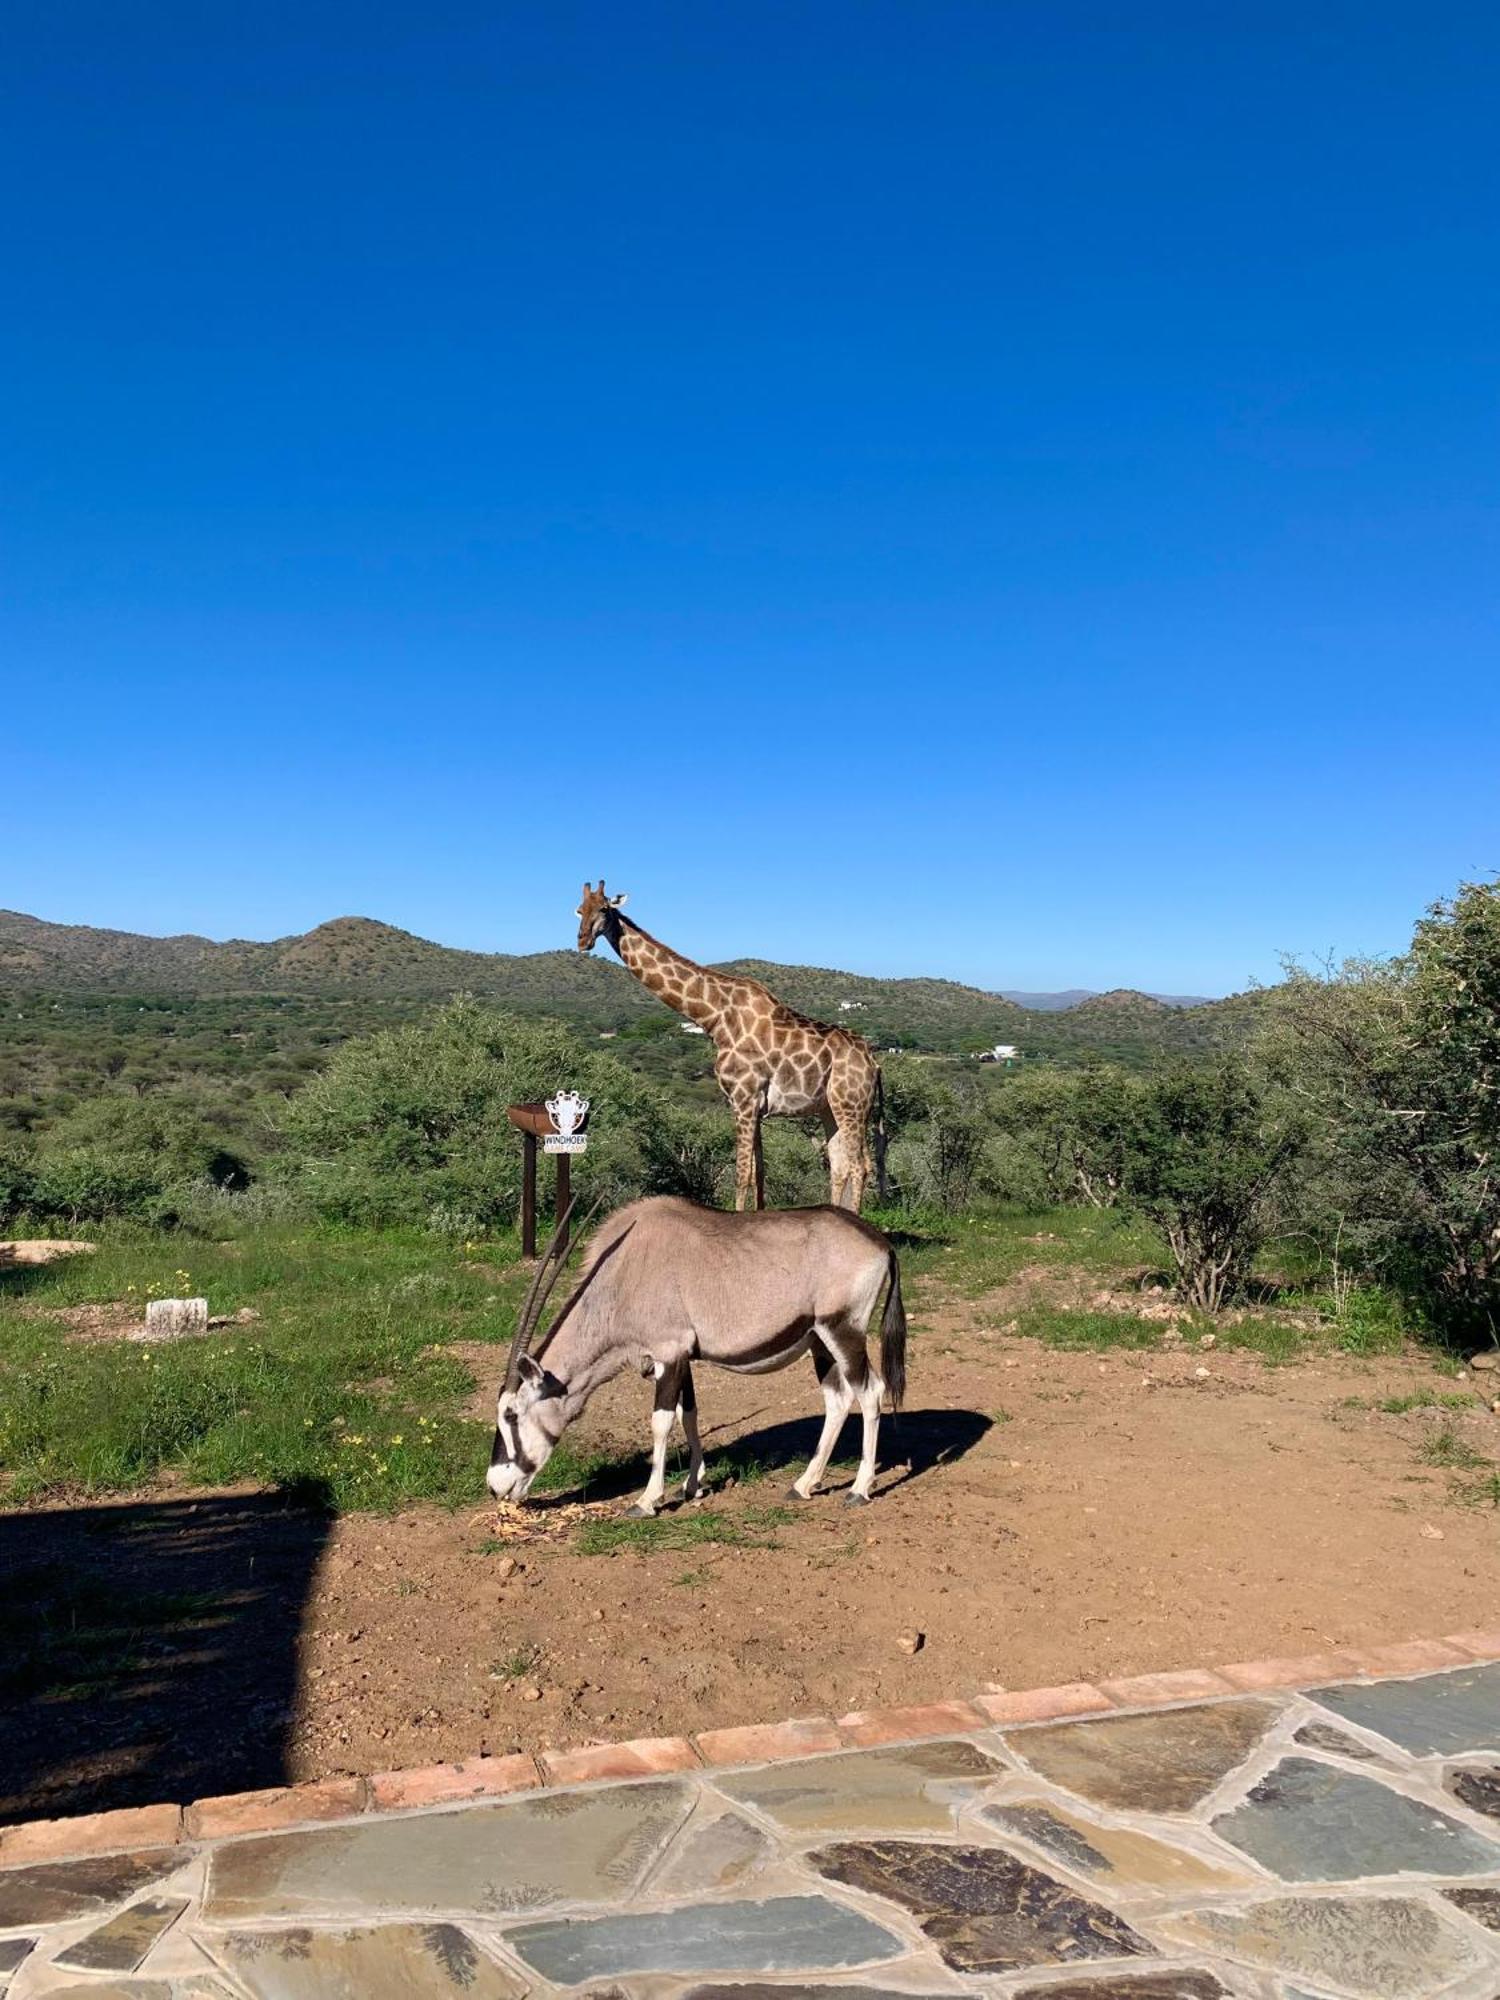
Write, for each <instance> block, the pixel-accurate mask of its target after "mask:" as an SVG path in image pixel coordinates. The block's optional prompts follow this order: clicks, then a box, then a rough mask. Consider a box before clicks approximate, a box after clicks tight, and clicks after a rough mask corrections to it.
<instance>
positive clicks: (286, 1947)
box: [214, 1924, 526, 2000]
mask: <svg viewBox="0 0 1500 2000" xmlns="http://www.w3.org/2000/svg"><path fill="white" fill-rule="evenodd" d="M214 1952H215V1956H216V1957H217V1958H218V1960H219V1963H220V1964H221V1965H222V1966H223V1967H224V1968H225V1969H226V1971H228V1972H229V1973H231V1974H232V1975H233V1976H234V1978H235V1979H236V1981H237V1982H238V1984H239V1985H240V1986H241V1987H243V1988H244V1990H245V1991H246V1992H247V1993H250V1994H253V1995H254V1996H255V2000H365V1996H367V1995H369V1996H374V1995H378V1994H383V1993H393V1994H394V1993H399V1994H402V1995H406V1996H409V2000H457V1996H460V1995H462V1996H466V2000H520V1996H521V1995H522V1994H523V1993H524V1992H525V1991H526V1982H525V1981H524V1980H523V1979H521V1978H519V1977H518V1976H517V1975H516V1974H515V1973H513V1972H511V1971H509V1970H507V1968H505V1967H504V1966H501V1965H498V1964H496V1962H495V1961H494V1959H492V1958H490V1957H488V1956H487V1955H486V1954H485V1953H484V1952H483V1951H481V1950H480V1948H479V1947H478V1946H477V1945H476V1944H475V1943H474V1941H473V1939H472V1938H470V1937H469V1936H468V1935H467V1934H466V1933H465V1932H464V1931H462V1930H460V1929H459V1928H458V1926H457V1925H456V1924H382V1925H375V1926H370V1927H367V1928H365V1929H353V1930H332V1931H330V1930H312V1929H306V1928H298V1929H292V1930H275V1931H231V1932H230V1933H229V1935H228V1936H227V1937H226V1938H224V1939H223V1940H222V1941H219V1942H217V1943H216V1944H215V1945H214Z"/></svg>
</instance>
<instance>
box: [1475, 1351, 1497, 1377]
mask: <svg viewBox="0 0 1500 2000" xmlns="http://www.w3.org/2000/svg"><path fill="white" fill-rule="evenodd" d="M1469 1366H1470V1367H1471V1368H1477V1369H1479V1370H1480V1371H1481V1372H1482V1373H1485V1374H1487V1373H1488V1372H1489V1371H1490V1369H1492V1368H1493V1367H1494V1366H1495V1355H1494V1352H1493V1350H1491V1351H1490V1352H1489V1353H1486V1354H1471V1355H1470V1356H1469Z"/></svg>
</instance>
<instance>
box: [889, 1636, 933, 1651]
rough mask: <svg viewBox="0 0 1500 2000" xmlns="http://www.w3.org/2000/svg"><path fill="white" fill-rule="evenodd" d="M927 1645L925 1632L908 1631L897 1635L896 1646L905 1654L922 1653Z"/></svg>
mask: <svg viewBox="0 0 1500 2000" xmlns="http://www.w3.org/2000/svg"><path fill="white" fill-rule="evenodd" d="M926 1643H927V1634H926V1633H925V1632H917V1631H907V1632H898V1633H897V1634H896V1644H897V1646H898V1648H899V1649H900V1650H901V1651H902V1652H903V1653H920V1652H921V1650H922V1648H923V1646H925V1645H926Z"/></svg>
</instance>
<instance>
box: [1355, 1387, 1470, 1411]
mask: <svg viewBox="0 0 1500 2000" xmlns="http://www.w3.org/2000/svg"><path fill="white" fill-rule="evenodd" d="M1475 1402H1476V1398H1475V1397H1473V1396H1470V1395H1466V1394H1465V1393H1464V1391H1463V1390H1461V1389H1456V1390H1454V1391H1452V1392H1451V1393H1445V1392H1443V1391H1442V1390H1438V1389H1418V1390H1416V1391H1415V1393H1414V1394H1412V1395H1410V1396H1386V1397H1384V1398H1383V1399H1382V1400H1381V1401H1380V1402H1378V1403H1377V1404H1376V1405H1375V1407H1376V1409H1377V1410H1379V1411H1380V1412H1381V1414H1382V1415H1383V1416H1387V1417H1404V1416H1405V1415H1406V1414H1407V1412H1408V1411H1409V1410H1472V1409H1473V1408H1474V1407H1475Z"/></svg>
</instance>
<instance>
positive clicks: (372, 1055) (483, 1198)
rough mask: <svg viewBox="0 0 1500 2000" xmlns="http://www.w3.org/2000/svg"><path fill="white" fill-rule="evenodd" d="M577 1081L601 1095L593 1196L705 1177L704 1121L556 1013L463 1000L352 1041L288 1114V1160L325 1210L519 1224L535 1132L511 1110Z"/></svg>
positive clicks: (333, 1215) (304, 1195)
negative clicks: (529, 1136)
mask: <svg viewBox="0 0 1500 2000" xmlns="http://www.w3.org/2000/svg"><path fill="white" fill-rule="evenodd" d="M566 1087H571V1088H574V1089H577V1090H580V1091H582V1093H583V1095H584V1096H585V1097H587V1098H588V1099H589V1100H590V1103H591V1104H592V1106H593V1112H592V1117H591V1120H590V1126H589V1150H588V1156H587V1168H586V1173H585V1174H583V1175H581V1177H580V1179H581V1185H582V1186H583V1187H584V1188H586V1189H587V1199H588V1200H589V1201H592V1200H593V1198H594V1196H595V1195H596V1194H597V1195H602V1196H603V1198H604V1202H605V1205H606V1207H614V1206H617V1205H618V1204H619V1203H620V1202H622V1201H628V1200H630V1199H632V1198H633V1197H634V1196H636V1195H639V1194H649V1193H677V1192H683V1191H687V1190H688V1189H689V1188H701V1187H702V1184H703V1182H704V1180H705V1179H706V1178H707V1175H708V1165H707V1158H706V1156H705V1149H704V1143H703V1133H702V1131H701V1129H700V1128H699V1125H698V1123H697V1121H696V1120H694V1119H692V1118H691V1117H690V1116H689V1115H687V1114H684V1113H682V1112H679V1111H675V1110H674V1109H673V1107H671V1106H670V1105H669V1104H668V1103H667V1102H666V1101H665V1100H664V1099H663V1098H662V1097H661V1096H660V1094H659V1093H658V1092H657V1091H656V1090H655V1089H654V1088H653V1087H652V1086H651V1085H649V1084H647V1083H644V1082H643V1081H642V1080H641V1079H640V1078H638V1077H636V1076H635V1075H634V1074H633V1073H632V1072H631V1071H630V1070H628V1069H626V1068H625V1067H624V1065H623V1064H622V1063H620V1062H618V1061H617V1060H616V1059H615V1058H614V1057H613V1056H609V1055H605V1054H602V1053H601V1052H599V1051H597V1050H595V1049H591V1048H587V1047H581V1046H580V1045H579V1043H578V1042H577V1041H575V1040H574V1038H573V1037H572V1035H571V1034H570V1033H569V1032H568V1031H567V1030H566V1029H565V1028H562V1027H559V1026H557V1025H555V1024H553V1023H550V1022H544V1021H530V1020H520V1019H517V1018H513V1017H511V1016H508V1015H505V1014H500V1013H497V1012H494V1011H492V1010H490V1009H486V1008H483V1007H479V1006H476V1005H475V1004H474V1003H473V1002H472V1001H469V1000H457V1001H454V1002H453V1003H452V1005H450V1006H448V1007H445V1008H444V1009H442V1011H441V1012H440V1013H438V1014H436V1015H435V1016H433V1017H432V1018H431V1019H429V1020H427V1021H425V1022H422V1023H420V1024H417V1025H414V1026H410V1027H401V1028H392V1029H388V1030H386V1031H384V1032H382V1033H380V1034H376V1035H371V1036H370V1037H368V1038H367V1039H366V1040H364V1041H358V1042H346V1043H345V1044H344V1046H343V1047H342V1048H341V1049H339V1050H338V1051H337V1053H336V1054H335V1055H334V1057H333V1060H332V1061H331V1062H330V1064H329V1066H328V1068H327V1069H326V1070H325V1071H324V1072H323V1074H322V1075H321V1076H319V1077H316V1078H315V1079H314V1080H313V1081H312V1082H311V1083H309V1084H308V1085H307V1086H306V1088H305V1089H304V1090H302V1091H301V1092H300V1093H299V1094H298V1095H297V1096H296V1097H294V1098H293V1099H292V1100H291V1102H290V1104H289V1105H288V1106H287V1109H286V1111H285V1113H284V1116H283V1120H282V1136H283V1138H284V1140H285V1152H284V1154H283V1155H282V1156H281V1157H280V1158H279V1159H278V1161H277V1162H276V1166H275V1170H276V1173H277V1175H278V1178H279V1180H280V1182H281V1184H282V1185H283V1186H286V1187H288V1188H290V1189H291V1190H293V1191H294V1192H295V1193H296V1195H297V1196H298V1197H299V1198H300V1199H301V1200H303V1201H304V1202H305V1203H306V1204H307V1205H308V1207H310V1208H311V1209H312V1210H313V1212H314V1213H316V1214H318V1215H320V1216H323V1217H325V1218H327V1219H328V1220H331V1221H336V1222H346V1223H357V1224H366V1225H374V1226H382V1225H387V1224H396V1223H407V1224H416V1225H418V1226H420V1227H423V1228H430V1229H434V1230H436V1231H437V1232H438V1233H440V1234H453V1233H455V1232H457V1233H458V1234H460V1235H465V1234H469V1233H473V1232H476V1231H478V1230H481V1229H489V1228H494V1227H496V1226H500V1225H504V1224H508V1223H510V1222H511V1221H512V1220H513V1219H514V1217H515V1215H516V1211H517V1209H518V1207H519V1203H520V1191H521V1139H520V1135H519V1134H518V1133H517V1132H516V1131H515V1129H514V1128H513V1127H512V1126H511V1124H510V1122H509V1120H508V1119H507V1117H506V1110H507V1107H508V1106H509V1105H511V1104H525V1103H533V1102H536V1101H538V1100H540V1099H543V1098H546V1097H549V1096H551V1095H552V1094H553V1093H554V1092H555V1091H557V1090H559V1089H562V1088H566Z"/></svg>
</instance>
